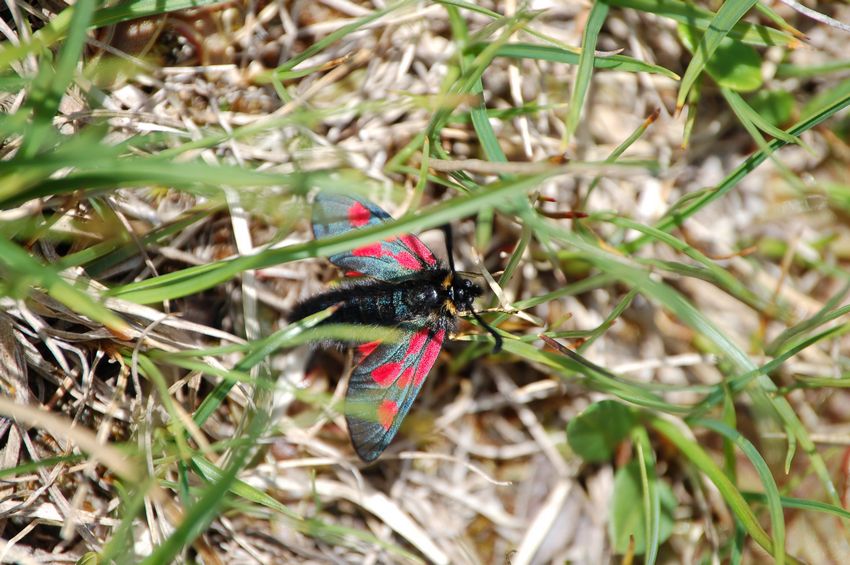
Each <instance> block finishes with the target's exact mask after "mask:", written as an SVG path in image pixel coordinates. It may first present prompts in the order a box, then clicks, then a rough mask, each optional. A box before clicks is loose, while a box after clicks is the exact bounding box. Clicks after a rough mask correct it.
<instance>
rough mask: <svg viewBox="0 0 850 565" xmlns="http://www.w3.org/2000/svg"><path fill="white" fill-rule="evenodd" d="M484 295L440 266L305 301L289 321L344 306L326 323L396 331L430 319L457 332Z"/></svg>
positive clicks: (353, 284) (345, 286)
mask: <svg viewBox="0 0 850 565" xmlns="http://www.w3.org/2000/svg"><path fill="white" fill-rule="evenodd" d="M480 294H481V289H480V288H479V287H478V286H476V285H475V284H474V283H473V282H472V281H470V280H468V279H464V278H463V277H460V276H459V275H457V274H456V273H452V272H451V271H450V270H449V269H447V268H445V267H442V266H439V267H437V268H434V269H428V270H424V271H422V272H420V273H417V274H416V275H415V276H411V277H408V278H404V279H398V280H394V281H381V280H377V279H365V280H357V281H350V282H345V283H343V284H342V285H341V286H340V287H339V288H335V289H333V290H329V291H327V292H323V293H321V294H318V295H316V296H313V297H310V298H308V299H307V300H305V301H303V302H301V303H299V304H298V305H296V306H295V308H294V309H293V310H292V312H291V313H290V314H289V316H288V317H289V320H290V321H295V320H300V319H302V318H305V317H307V316H309V315H311V314H315V313H316V312H320V311H322V310H324V309H326V308H329V307H331V306H333V305H337V304H338V305H339V309H338V310H337V311H336V312H334V313H333V314H331V316H329V317H328V318H326V319H325V320H324V321H322V324H356V325H364V326H384V327H395V326H398V325H399V324H403V323H405V322H416V321H420V322H421V321H422V320H425V319H428V320H429V322H430V325H431V326H432V327H433V328H434V329H435V330H440V329H445V330H446V331H447V332H449V333H451V332H454V331H455V329H456V327H457V313H458V312H459V311H466V310H471V309H472V301H473V300H474V299H475V297H477V296H479V295H480ZM366 337H368V336H366Z"/></svg>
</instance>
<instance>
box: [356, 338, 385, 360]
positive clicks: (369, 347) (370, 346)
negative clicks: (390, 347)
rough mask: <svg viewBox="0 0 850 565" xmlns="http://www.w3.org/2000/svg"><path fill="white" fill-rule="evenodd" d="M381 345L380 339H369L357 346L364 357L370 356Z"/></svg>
mask: <svg viewBox="0 0 850 565" xmlns="http://www.w3.org/2000/svg"><path fill="white" fill-rule="evenodd" d="M379 345H381V342H380V341H367V342H366V343H361V344H360V345H358V346H357V352H358V353H360V355H362V356H363V357H366V356H368V355H369V354H370V353H372V352H373V351H375V348H376V347H378V346H379Z"/></svg>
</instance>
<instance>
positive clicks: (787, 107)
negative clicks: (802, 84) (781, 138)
mask: <svg viewBox="0 0 850 565" xmlns="http://www.w3.org/2000/svg"><path fill="white" fill-rule="evenodd" d="M749 103H750V106H752V108H753V110H755V111H756V113H758V115H759V116H761V117H762V118H764V119H765V120H767V121H768V122H769V123H771V124H773V125H774V126H777V127H779V126H782V125H783V124H785V123H788V122H789V121H790V120H791V115H792V113H793V112H794V105H795V101H794V97H793V96H792V95H791V94H790V93H789V92H788V91H786V90H759V91H758V92H756V93H755V94H753V95H752V96H751V97H750V98H749Z"/></svg>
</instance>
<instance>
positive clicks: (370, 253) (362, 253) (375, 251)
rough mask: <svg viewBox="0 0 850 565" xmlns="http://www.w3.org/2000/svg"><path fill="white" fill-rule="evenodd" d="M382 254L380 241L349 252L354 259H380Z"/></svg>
mask: <svg viewBox="0 0 850 565" xmlns="http://www.w3.org/2000/svg"><path fill="white" fill-rule="evenodd" d="M384 253H385V252H384V250H383V249H382V247H381V242H380V241H377V242H375V243H370V244H368V245H364V246H363V247H358V248H357V249H354V250H353V251H352V252H351V254H352V255H354V256H355V257H381V256H382V255H384Z"/></svg>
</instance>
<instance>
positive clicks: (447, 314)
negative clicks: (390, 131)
mask: <svg viewBox="0 0 850 565" xmlns="http://www.w3.org/2000/svg"><path fill="white" fill-rule="evenodd" d="M390 220H392V218H391V217H390V215H389V214H387V213H386V212H385V211H384V210H382V209H381V208H380V207H378V206H377V205H376V204H374V203H373V202H370V201H368V200H366V199H364V198H360V197H353V196H344V195H339V194H332V193H320V194H319V195H318V196H317V197H316V199H315V202H314V204H313V216H312V223H313V234H314V236H315V238H316V239H321V238H324V237H330V236H336V235H339V234H342V233H346V232H348V231H350V230H357V229H363V228H366V227H369V226H374V225H377V224H381V223H384V222H387V221H390ZM446 247H447V249H448V265H446V264H444V263H443V262H442V261H440V260H439V259H437V257H435V255H434V253H433V252H432V251H431V250H430V249H429V248H428V246H426V245H425V244H424V243H423V242H422V241H421V240H420V239H419V238H418V237H416V236H415V235H412V234H405V235H399V236H397V237H391V238H388V239H385V240H383V241H378V242H375V243H370V244H367V245H364V246H362V247H358V248H356V249H353V250H351V251H346V252H343V253H337V254H336V255H332V256H330V257H329V259H330V261H331V263H333V264H334V265H336V266H337V267H340V268H341V269H342V270H343V271H345V273H346V274H347V275H349V276H347V277H346V279H345V280H344V281H343V282H342V283H341V285H340V286H339V287H338V288H335V289H333V290H328V291H326V292H323V293H321V294H318V295H316V296H313V297H311V298H308V299H307V300H304V301H303V302H301V303H299V304H297V305H296V306H295V308H294V309H293V310H292V312H291V313H290V314H289V316H288V318H289V320H290V321H296V320H300V319H302V318H305V317H307V316H309V315H311V314H315V313H317V312H320V311H322V310H324V309H326V308H329V307H331V306H334V305H336V306H337V307H338V308H337V310H336V311H335V312H334V313H333V314H331V315H330V316H329V317H328V318H326V319H325V320H324V321H323V322H322V324H354V325H358V326H363V331H364V335H365V336H366V337H367V338H368V332H369V328H370V327H374V326H383V327H392V328H395V329H396V330H398V331H399V332H400V335H401V339H399V340H398V341H393V342H383V343H382V342H380V341H368V342H365V343H363V342H360V343H359V344H356V345H355V344H345V343H339V344H338V345H343V346H345V345H353V347H354V349H355V355H356V365H355V367H354V369H353V371H352V374H351V379H350V381H349V384H348V390H347V391H346V394H345V416H346V421H347V423H348V433H349V436H350V437H351V443H352V445H353V446H354V451H355V452H356V453H357V455H358V456H359V457H360V458H361V459H362V460H364V461H366V462H371V461H374V460H375V459H377V458H378V457H379V456H380V455H381V453H382V452H383V451H384V450H385V449H386V448H387V446H388V445H389V444H390V442H391V441H392V439H393V437H395V435H396V433H397V432H398V429H399V427H400V426H401V422H402V420H404V417H405V416H406V415H407V413H408V411H409V410H410V406H411V405H412V404H413V401H414V399H415V398H416V395H417V394H418V393H419V391H420V389H421V388H422V384H423V383H424V382H425V378H426V377H427V376H428V373H429V371H430V370H431V367H432V366H433V365H434V362H435V361H436V360H437V356H438V355H439V353H440V350H441V349H442V347H443V342H444V341H445V340H446V338H447V337H448V336H449V335H450V334H452V333H454V332H455V331H456V329H457V324H458V314H459V313H461V312H468V313H470V314H471V315H472V316H473V317H474V318H475V319H476V320H477V321H478V323H479V324H481V326H482V327H483V328H485V329H486V330H487V331H488V332H489V333H490V334H491V335H492V336H493V339H494V341H495V347H494V351H498V350H499V349H501V346H502V338H501V336H500V335H499V334H498V333H496V331H495V330H493V328H491V327H490V326H489V325H487V324H486V323H485V322H484V320H482V319H481V317H480V316H479V315H478V313H476V312H475V311H474V310H473V308H472V304H473V300H475V298H476V297H478V296H480V295H481V293H482V290H481V288H480V287H479V286H478V285H476V284H475V283H474V282H472V281H471V280H469V279H468V278H465V277H464V276H461V275H460V274H458V273H457V272H456V271H455V268H454V260H453V258H452V253H451V232H450V230H448V229H446Z"/></svg>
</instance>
